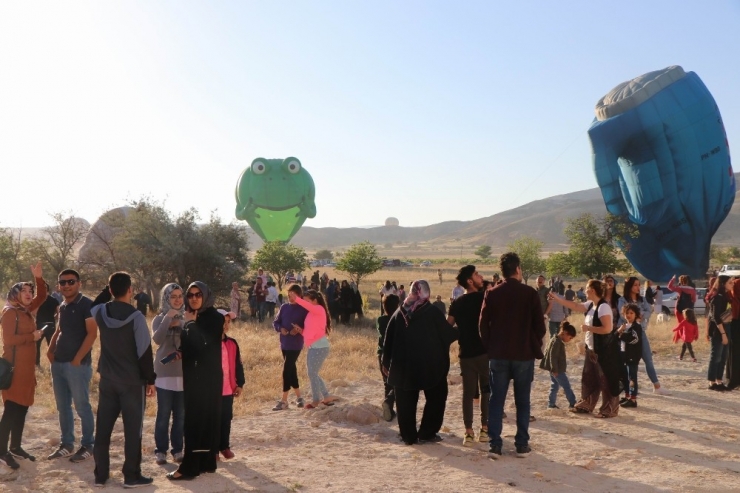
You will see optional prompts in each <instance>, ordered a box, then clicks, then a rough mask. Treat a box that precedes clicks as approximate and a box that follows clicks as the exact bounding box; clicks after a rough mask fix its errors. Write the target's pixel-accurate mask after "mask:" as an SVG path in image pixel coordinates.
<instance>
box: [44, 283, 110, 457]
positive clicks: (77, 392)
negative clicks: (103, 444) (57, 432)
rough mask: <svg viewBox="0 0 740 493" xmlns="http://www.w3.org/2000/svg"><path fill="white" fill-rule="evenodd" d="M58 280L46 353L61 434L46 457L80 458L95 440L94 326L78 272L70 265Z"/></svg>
mask: <svg viewBox="0 0 740 493" xmlns="http://www.w3.org/2000/svg"><path fill="white" fill-rule="evenodd" d="M58 282H59V290H60V291H61V293H62V296H64V302H62V304H61V306H60V307H59V326H58V327H57V330H56V331H55V332H54V336H52V338H51V342H50V343H49V351H48V352H47V353H46V355H47V356H48V358H49V361H50V362H51V378H52V385H53V388H54V397H55V398H56V404H57V412H58V413H59V427H60V428H61V432H62V437H61V442H60V444H59V448H58V449H57V450H56V451H55V452H54V453H52V454H51V455H49V457H48V459H58V458H60V457H67V456H71V457H70V459H69V460H70V461H72V462H82V461H84V460H87V459H89V458H90V457H92V453H93V445H94V444H95V438H94V436H93V435H94V430H95V418H94V417H93V412H92V406H90V380H91V379H92V364H91V363H92V346H93V343H94V342H95V338H96V337H97V334H98V327H97V325H96V324H95V319H94V318H93V316H92V313H91V311H90V309H91V308H92V300H91V299H90V298H88V297H86V296H84V295H83V294H82V293H80V274H79V273H78V272H77V271H76V270H74V269H65V270H63V271H62V272H60V273H59V278H58ZM73 403H74V406H75V410H76V411H77V415H78V416H79V417H80V423H81V425H82V440H81V447H80V448H79V450H77V452H76V453H74V454H73V451H74V444H75V434H74V431H75V429H74V416H73V415H72V404H73Z"/></svg>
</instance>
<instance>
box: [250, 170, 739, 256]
mask: <svg viewBox="0 0 740 493" xmlns="http://www.w3.org/2000/svg"><path fill="white" fill-rule="evenodd" d="M738 179H740V173H735V181H736V182H737V181H738ZM586 212H589V213H591V214H594V215H596V216H601V215H603V214H605V213H606V207H605V206H604V201H603V199H602V196H601V191H600V190H599V189H598V188H591V189H588V190H581V191H578V192H571V193H567V194H563V195H556V196H553V197H549V198H546V199H541V200H535V201H534V202H530V203H528V204H525V205H523V206H520V207H516V208H514V209H510V210H507V211H504V212H500V213H498V214H494V215H492V216H488V217H484V218H481V219H475V220H472V221H446V222H441V223H437V224H432V225H429V226H418V227H403V226H378V227H373V228H314V227H311V226H304V227H303V228H301V229H300V231H298V233H297V234H296V235H295V237H294V238H293V240H292V241H293V243H295V244H296V245H299V246H301V247H303V248H306V249H309V250H312V249H318V248H330V249H332V248H338V247H346V246H349V245H352V244H354V243H358V242H361V241H366V240H367V241H369V242H371V243H374V244H387V243H398V242H402V243H409V242H416V243H421V242H425V243H438V244H450V243H465V244H468V245H471V244H475V245H490V246H491V247H493V248H494V250H496V249H497V248H499V249H500V248H503V247H505V246H506V244H508V243H510V242H511V241H512V240H514V239H516V238H517V237H519V236H524V235H526V236H531V237H534V238H536V239H538V240H540V241H542V242H544V244H545V250H553V251H559V250H564V249H566V248H567V239H566V238H565V235H564V234H563V228H564V227H565V221H566V219H568V218H572V217H577V216H579V215H581V214H583V213H586ZM258 240H259V239H258ZM253 243H254V248H258V245H259V244H261V241H258V242H253ZM713 243H716V244H720V245H740V192H738V193H737V194H736V195H735V203H734V204H733V206H732V209H731V210H730V214H729V215H728V216H727V218H726V219H725V221H724V222H723V223H722V226H721V227H720V228H719V230H718V231H717V233H716V234H715V236H714V240H713Z"/></svg>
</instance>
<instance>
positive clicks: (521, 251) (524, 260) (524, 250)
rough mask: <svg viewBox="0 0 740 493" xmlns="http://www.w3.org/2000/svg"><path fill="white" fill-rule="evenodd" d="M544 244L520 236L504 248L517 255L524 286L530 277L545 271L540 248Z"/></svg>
mask: <svg viewBox="0 0 740 493" xmlns="http://www.w3.org/2000/svg"><path fill="white" fill-rule="evenodd" d="M544 245H545V244H544V243H543V242H541V241H540V240H537V239H535V238H532V237H531V236H520V237H519V238H517V239H516V240H514V241H512V242H511V243H509V244H508V245H506V248H507V249H508V250H509V251H511V252H515V253H516V254H517V255H519V260H520V265H521V268H522V277H523V278H524V283H525V284H526V283H527V281H528V280H529V278H530V277H532V276H533V275H536V274H540V273H542V272H544V271H545V261H544V260H543V259H542V247H543V246H544Z"/></svg>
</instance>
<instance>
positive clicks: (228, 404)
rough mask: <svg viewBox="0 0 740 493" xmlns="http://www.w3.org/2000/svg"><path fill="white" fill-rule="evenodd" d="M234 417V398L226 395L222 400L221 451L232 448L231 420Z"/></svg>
mask: <svg viewBox="0 0 740 493" xmlns="http://www.w3.org/2000/svg"><path fill="white" fill-rule="evenodd" d="M233 417H234V396H233V395H225V396H223V398H222V400H221V441H220V442H219V447H218V449H219V450H226V449H227V448H231V445H230V444H229V441H230V438H231V420H232V418H233Z"/></svg>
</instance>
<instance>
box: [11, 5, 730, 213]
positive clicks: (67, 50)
mask: <svg viewBox="0 0 740 493" xmlns="http://www.w3.org/2000/svg"><path fill="white" fill-rule="evenodd" d="M739 26H740V1H738V0H715V1H711V2H697V1H692V2H690V1H675V0H662V1H649V2H646V1H641V0H634V1H633V0H627V1H619V2H614V1H602V0H579V1H568V2H553V1H549V0H547V1H545V0H542V1H532V2H522V1H492V0H491V1H482V2H473V1H455V2H450V1H429V0H423V1H400V2H399V1H372V2H355V1H351V2H347V1H344V0H337V1H331V2H330V1H320V0H316V1H311V2H275V1H261V2H246V1H209V2H204V1H182V0H177V1H156V2H152V1H140V2H136V1H105V2H99V1H95V2H85V1H75V2H71V1H70V2H22V1H7V2H2V3H0V166H1V167H0V169H1V170H2V174H1V175H0V187H1V188H0V197H1V199H2V203H3V207H2V208H0V226H3V227H7V226H18V225H21V224H22V225H23V226H27V227H32V226H44V225H47V224H48V223H49V217H48V213H49V212H59V211H73V212H75V213H76V214H77V215H79V216H81V217H84V218H86V219H88V220H91V221H93V220H95V219H96V218H97V217H98V216H99V215H100V214H101V213H102V212H103V211H105V210H106V209H108V208H111V207H114V206H120V205H124V204H125V203H126V202H127V201H129V200H132V199H137V198H140V197H142V196H148V197H151V198H152V199H155V200H157V201H162V202H164V203H165V205H166V206H167V207H168V208H169V209H170V210H172V211H173V212H175V213H179V212H180V211H183V210H185V209H187V208H188V207H191V206H192V207H195V208H197V209H198V210H199V211H201V215H202V217H204V218H206V217H208V216H209V213H210V211H217V213H218V214H219V215H221V216H222V217H223V218H224V219H225V220H226V221H231V220H232V219H233V217H234V207H235V200H234V186H235V184H236V181H237V178H238V177H239V174H240V173H241V171H242V170H243V169H244V168H245V167H247V166H248V165H249V164H250V163H251V162H252V160H253V159H254V158H256V157H266V158H285V157H287V156H296V157H298V158H299V159H300V160H301V162H302V163H303V165H304V167H305V168H306V169H307V170H309V171H310V173H311V175H312V176H313V178H314V181H315V183H316V190H317V192H316V194H317V198H316V204H317V209H318V215H317V217H316V218H315V219H309V220H308V221H307V222H306V225H307V226H337V227H347V226H363V225H377V224H382V223H383V221H384V219H385V218H386V217H388V216H395V217H398V218H399V219H400V222H401V225H404V226H420V225H427V224H433V223H437V222H440V221H444V220H453V219H463V220H469V219H476V218H480V217H485V216H489V215H491V214H495V213H497V212H501V211H503V210H507V209H510V208H512V207H516V206H519V205H522V204H525V203H527V202H530V201H532V200H536V199H540V198H544V197H548V196H552V195H557V194H561V193H567V192H572V191H576V190H583V189H586V188H592V187H595V186H596V182H595V179H594V177H593V173H592V171H591V154H590V146H589V143H588V138H587V134H586V131H587V129H588V127H589V125H590V123H591V121H592V119H593V117H594V112H593V108H594V105H595V103H596V101H597V100H598V99H599V98H601V97H602V96H603V95H604V94H605V93H606V92H608V91H609V90H611V89H612V88H613V87H614V86H615V85H617V84H618V83H620V82H622V81H624V80H628V79H631V78H633V77H636V76H638V75H641V74H643V73H645V72H649V71H652V70H657V69H660V68H664V67H666V66H669V65H674V64H677V65H681V66H683V67H684V69H685V70H687V71H694V72H696V73H697V74H698V75H699V76H700V77H701V78H702V80H703V81H704V83H705V84H706V85H707V87H708V88H709V90H710V91H711V92H712V94H713V95H714V97H715V99H716V101H717V103H718V105H719V108H720V111H721V112H722V116H723V118H724V121H725V128H726V130H727V133H728V138H729V141H730V146H731V148H732V147H733V146H734V148H733V149H732V150H734V151H735V152H734V154H735V156H736V158H737V156H738V155H739V153H740V151H738V147H737V146H740V28H739ZM738 168H739V166H738V165H737V163H736V165H735V169H736V170H737V169H738Z"/></svg>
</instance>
